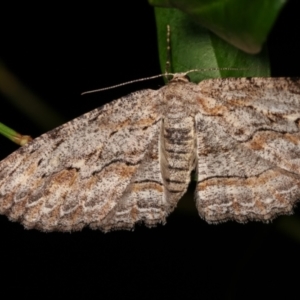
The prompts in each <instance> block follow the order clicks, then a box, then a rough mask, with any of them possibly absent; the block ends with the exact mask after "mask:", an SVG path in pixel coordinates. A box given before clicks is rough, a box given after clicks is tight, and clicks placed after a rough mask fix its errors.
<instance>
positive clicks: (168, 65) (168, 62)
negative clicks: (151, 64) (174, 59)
mask: <svg viewBox="0 0 300 300" xmlns="http://www.w3.org/2000/svg"><path fill="white" fill-rule="evenodd" d="M166 50H167V53H166V66H165V76H166V79H167V80H168V75H170V71H171V27H170V25H167V49H166Z"/></svg>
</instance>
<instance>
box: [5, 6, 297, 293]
mask: <svg viewBox="0 0 300 300" xmlns="http://www.w3.org/2000/svg"><path fill="white" fill-rule="evenodd" d="M299 8H300V7H299V4H298V3H297V1H291V2H290V3H289V4H288V5H287V6H286V7H285V9H284V10H283V11H282V14H281V15H280V17H279V18H278V21H277V23H276V25H275V26H274V29H273V31H272V33H271V34H270V37H269V40H268V47H269V52H270V58H271V65H272V75H273V76H299V74H300V70H299V67H300V58H299V53H300V51H299V50H300V45H299V42H298V40H299V32H300V23H299V21H298V18H299V17H298V13H299ZM1 14H2V18H1V23H0V25H1V36H0V39H1V45H0V59H1V60H2V61H3V62H4V63H5V65H6V67H7V68H8V69H9V70H10V71H11V72H12V73H13V74H14V75H15V76H17V77H18V78H19V79H20V80H21V81H22V82H23V84H24V85H25V86H27V87H28V88H29V89H30V90H31V91H33V92H34V93H35V94H37V95H38V96H40V97H41V98H42V99H43V100H44V101H46V102H48V103H50V104H51V106H52V107H53V108H54V109H55V110H57V111H58V112H59V113H60V114H61V115H63V116H64V118H65V121H67V120H70V119H73V118H75V117H77V116H79V115H80V114H83V113H84V112H87V111H90V110H92V109H93V108H95V107H98V106H101V105H102V104H104V103H105V102H108V101H111V100H113V99H116V98H119V97H121V96H123V95H126V94H128V93H130V92H133V91H135V90H140V89H143V88H153V89H157V88H159V87H160V86H162V85H163V81H162V79H158V80H153V81H147V82H146V83H142V82H140V83H136V84H134V85H130V86H127V87H123V88H118V89H114V90H111V91H107V92H102V93H98V94H96V95H91V96H86V97H82V96H80V93H81V92H83V91H86V90H90V89H94V88H101V87H106V86H110V85H113V84H117V83H122V82H125V81H127V80H132V79H137V78H142V77H147V76H151V75H155V74H159V73H161V71H160V68H159V62H158V52H157V41H156V29H155V19H154V12H153V8H152V7H150V5H148V4H147V2H146V1H131V2H130V1H129V2H128V1H120V3H118V4H117V5H116V4H115V3H113V2H111V4H108V3H105V4H104V3H103V4H101V5H99V4H98V5H97V6H92V5H87V4H85V3H83V2H82V3H80V5H78V6H75V4H74V3H72V4H71V5H70V6H69V7H62V6H59V5H52V6H51V5H46V4H42V5H40V6H34V7H29V6H24V7H20V6H18V7H13V8H11V9H7V11H5V10H2V11H1ZM0 103H1V106H0V121H1V122H3V123H5V124H7V125H10V126H11V127H13V128H14V129H16V130H18V131H20V132H22V133H24V134H30V135H32V136H33V137H36V136H39V135H40V134H42V133H43V132H44V131H45V130H46V129H45V128H39V127H38V126H37V125H36V124H35V123H33V122H32V121H31V120H30V119H29V118H27V117H26V116H24V114H23V113H22V112H21V111H19V110H18V109H17V108H15V107H14V106H13V105H11V104H10V103H9V101H8V100H7V99H6V98H5V97H4V96H3V95H1V94H0ZM57 125H59V124H57ZM48 129H51V128H47V130H48ZM0 145H1V146H0V158H1V159H2V158H5V157H6V156H7V155H8V154H9V153H11V152H12V151H14V150H15V149H17V148H18V147H17V146H16V145H14V144H13V143H11V142H10V141H8V140H7V139H5V138H4V137H1V136H0ZM187 201H188V200H187ZM190 201H192V200H191V199H190ZM180 205H181V206H182V208H181V209H180V208H179V209H178V210H176V211H175V212H174V213H173V214H172V215H171V216H170V217H169V218H168V223H167V224H166V225H165V226H158V227H157V228H154V229H148V228H145V227H144V226H137V227H136V229H135V231H133V232H126V231H125V232H123V231H121V232H112V233H108V234H103V233H102V232H100V231H92V230H89V229H84V230H83V231H82V232H77V233H72V234H69V233H47V234H46V233H41V232H38V231H35V230H29V231H28V230H24V229H23V227H22V226H21V225H20V224H17V223H12V222H10V221H8V219H7V218H6V217H5V216H0V257H1V277H2V279H1V281H0V282H1V296H3V297H4V298H6V297H5V295H7V293H9V294H10V295H13V294H15V293H21V295H22V297H24V298H26V297H28V296H33V295H36V296H38V297H40V298H42V299H50V298H51V299H55V298H56V297H59V298H63V297H68V298H70V297H74V296H77V297H80V298H82V299H83V298H85V299H86V298H91V297H92V296H93V297H97V298H100V299H113V298H114V299H118V298H125V299H126V298H130V299H131V298H137V297H139V298H141V299H162V298H166V297H168V298H171V297H172V298H176V299H179V298H180V299H186V298H187V299H262V298H271V297H274V296H277V297H285V298H286V299H299V295H298V294H300V292H299V291H298V285H299V284H298V275H297V271H298V270H299V267H300V263H299V261H300V258H299V253H300V244H299V242H297V240H296V239H293V238H291V236H290V235H289V234H287V233H286V232H285V231H284V230H282V227H280V224H281V223H282V222H283V221H282V220H284V219H282V218H278V219H277V220H275V221H274V222H273V223H272V224H271V225H270V224H261V223H255V222H252V223H248V224H246V225H240V224H236V223H233V222H228V223H226V224H221V225H217V226H215V225H208V224H206V223H205V222H204V221H203V220H201V219H200V218H199V217H198V215H197V211H196V209H195V208H194V209H193V210H190V209H188V210H185V209H184V204H180ZM188 206H189V205H188ZM297 215H299V214H296V216H297ZM280 229H281V230H280Z"/></svg>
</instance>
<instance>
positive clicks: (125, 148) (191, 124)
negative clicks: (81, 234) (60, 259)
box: [0, 74, 300, 232]
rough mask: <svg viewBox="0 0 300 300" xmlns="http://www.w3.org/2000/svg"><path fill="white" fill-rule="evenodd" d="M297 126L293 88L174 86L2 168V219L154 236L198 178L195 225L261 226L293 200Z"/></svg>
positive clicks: (297, 93)
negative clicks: (141, 230) (139, 230)
mask: <svg viewBox="0 0 300 300" xmlns="http://www.w3.org/2000/svg"><path fill="white" fill-rule="evenodd" d="M299 120H300V80H299V79H292V78H227V79H209V80H204V81H201V82H200V83H199V84H194V83H191V82H189V81H188V80H187V78H186V77H185V76H184V74H175V75H174V78H173V79H172V80H171V81H170V82H169V84H167V85H166V86H164V87H162V88H160V89H159V90H141V91H138V92H135V93H133V94H130V95H128V96H126V97H123V98H120V99H117V100H115V101H112V102H111V103H108V104H106V105H104V106H102V107H100V108H97V109H95V110H93V111H91V112H88V113H86V114H84V115H83V116H80V117H78V118H76V119H74V120H72V121H70V122H68V123H66V124H64V125H62V126H60V127H58V128H56V129H54V130H52V131H50V132H47V133H45V134H43V135H41V136H40V137H38V138H36V139H34V140H33V141H32V142H30V143H28V144H27V145H25V146H23V147H21V148H20V149H18V150H17V151H15V152H14V153H12V154H11V155H9V156H8V157H7V158H5V159H4V160H2V161H1V162H0V213H1V214H5V215H7V216H8V218H9V219H10V220H12V221H18V222H21V223H22V224H23V225H24V226H25V227H26V228H28V229H30V228H36V229H39V230H42V231H75V230H80V229H82V228H83V227H85V226H90V227H91V228H92V229H100V230H102V231H104V232H107V231H110V230H116V229H132V228H133V227H134V225H135V224H136V223H138V222H143V223H144V224H145V225H146V226H148V227H152V226H155V225H157V224H158V223H163V224H164V223H165V222H166V217H167V216H168V215H169V214H170V213H171V212H172V211H173V210H174V208H175V207H176V205H177V203H178V201H179V200H180V198H181V197H182V196H183V194H184V193H185V192H186V190H187V187H188V184H189V182H190V178H191V177H190V176H191V172H192V171H195V172H196V176H197V185H196V190H195V202H196V206H197V209H198V211H199V215H200V217H201V218H203V219H204V220H206V221H207V222H209V223H219V222H225V221H228V220H235V221H237V222H241V223H244V222H247V221H249V220H257V221H264V222H268V221H270V220H272V219H273V218H275V217H276V216H277V215H280V214H291V213H292V209H293V206H294V205H295V203H296V202H297V201H298V200H299V198H300V130H299V126H300V124H299V123H300V121H299Z"/></svg>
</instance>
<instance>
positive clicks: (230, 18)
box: [149, 0, 287, 54]
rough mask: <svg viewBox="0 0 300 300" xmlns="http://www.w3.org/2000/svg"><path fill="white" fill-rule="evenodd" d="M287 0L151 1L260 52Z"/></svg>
mask: <svg viewBox="0 0 300 300" xmlns="http://www.w3.org/2000/svg"><path fill="white" fill-rule="evenodd" d="M286 2H287V0H251V1H249V0H149V3H150V4H151V5H153V6H158V7H169V8H177V9H179V10H181V11H182V12H185V13H186V14H187V15H189V17H190V18H191V19H193V20H194V21H195V22H196V23H197V24H200V25H202V26H203V27H205V28H207V29H209V30H210V31H212V32H214V33H215V34H216V35H218V36H219V37H221V38H222V39H224V40H225V41H227V42H228V43H230V44H231V45H234V46H235V47H237V48H239V49H241V50H243V51H245V52H247V53H252V54H254V53H258V52H260V50H261V48H262V45H263V43H264V42H265V40H266V38H267V35H268V33H269V31H270V29H271V28H272V26H273V24H274V22H275V20H276V18H277V16H278V14H279V12H280V10H281V9H282V7H283V6H284V4H285V3H286Z"/></svg>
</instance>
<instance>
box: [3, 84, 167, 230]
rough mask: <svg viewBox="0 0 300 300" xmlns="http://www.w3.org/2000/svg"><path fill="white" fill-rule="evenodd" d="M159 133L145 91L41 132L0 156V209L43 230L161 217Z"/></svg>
mask: <svg viewBox="0 0 300 300" xmlns="http://www.w3.org/2000/svg"><path fill="white" fill-rule="evenodd" d="M159 135H160V110H159V97H158V92H157V91H153V90H142V91H140V92H137V93H133V94H131V95H128V96H127V97H123V98H120V99H118V100H115V101H113V102H111V103H109V104H106V105H104V106H103V107H100V108H97V109H95V110H93V111H91V112H89V113H87V114H84V115H83V116H81V117H78V118H76V119H74V120H72V121H70V122H68V123H66V124H64V125H62V126H60V127H58V128H56V129H54V130H52V131H50V132H48V133H45V134H43V135H42V136H40V137H38V138H36V139H34V140H33V141H32V142H31V143H29V144H27V145H25V146H24V147H21V148H20V149H18V150H17V151H15V152H14V153H12V154H11V155H10V156H8V157H7V158H6V159H4V160H3V161H1V162H0V213H2V214H5V215H7V216H8V217H9V219H11V220H13V221H20V222H21V223H22V224H23V225H24V226H25V227H26V228H37V229H40V230H43V231H53V230H59V231H72V230H79V229H81V228H82V227H84V226H87V225H89V226H90V227H92V228H94V229H101V230H103V231H109V230H110V229H117V228H126V229H130V228H132V227H133V226H134V224H135V223H136V222H138V221H144V222H145V224H146V225H148V226H153V225H155V224H157V223H159V222H165V218H166V215H167V214H168V212H169V211H168V205H167V204H166V202H165V200H164V189H163V183H162V178H161V171H160V163H159V157H158V144H159V142H158V141H159Z"/></svg>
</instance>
